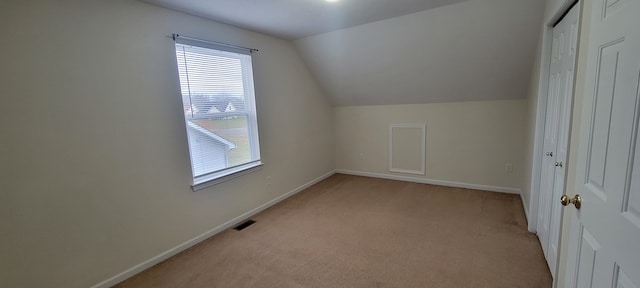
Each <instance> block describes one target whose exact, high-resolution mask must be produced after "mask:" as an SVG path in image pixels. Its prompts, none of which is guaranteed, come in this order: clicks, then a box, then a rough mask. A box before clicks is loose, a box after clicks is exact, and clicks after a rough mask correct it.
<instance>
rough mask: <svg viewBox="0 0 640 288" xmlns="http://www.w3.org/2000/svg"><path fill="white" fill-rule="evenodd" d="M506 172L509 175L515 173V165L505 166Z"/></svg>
mask: <svg viewBox="0 0 640 288" xmlns="http://www.w3.org/2000/svg"><path fill="white" fill-rule="evenodd" d="M504 171H505V172H507V173H513V164H511V163H507V164H504Z"/></svg>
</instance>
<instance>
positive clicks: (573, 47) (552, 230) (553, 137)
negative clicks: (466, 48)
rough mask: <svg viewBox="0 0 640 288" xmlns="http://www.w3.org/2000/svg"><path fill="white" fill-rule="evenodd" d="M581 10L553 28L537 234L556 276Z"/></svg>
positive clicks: (573, 10)
mask: <svg viewBox="0 0 640 288" xmlns="http://www.w3.org/2000/svg"><path fill="white" fill-rule="evenodd" d="M579 11H580V7H579V6H578V5H576V6H574V7H573V8H571V10H570V11H569V13H567V15H565V17H564V18H563V19H562V20H561V21H560V22H559V23H558V24H557V25H556V26H555V27H554V28H553V41H552V52H551V66H550V71H549V72H550V73H549V74H550V78H549V91H548V96H547V116H546V120H545V133H544V151H545V155H543V159H542V171H541V179H540V202H539V205H538V210H539V211H538V222H537V223H538V224H537V225H538V227H537V234H538V238H539V239H540V244H541V245H542V251H543V252H544V256H545V259H546V260H547V264H548V265H549V270H550V271H551V274H552V275H553V276H554V277H555V271H556V263H557V260H558V245H559V242H560V219H561V215H562V213H561V211H562V210H561V206H560V204H559V203H558V201H557V199H559V198H560V196H562V193H563V191H564V188H565V179H566V178H565V176H566V173H565V167H566V165H565V163H566V159H567V156H568V155H567V151H568V147H569V143H568V142H569V125H570V119H571V104H572V99H573V80H574V75H575V64H576V52H577V42H578V14H579Z"/></svg>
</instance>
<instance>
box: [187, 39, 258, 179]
mask: <svg viewBox="0 0 640 288" xmlns="http://www.w3.org/2000/svg"><path fill="white" fill-rule="evenodd" d="M176 60H177V65H178V72H179V77H180V90H181V93H182V103H183V105H182V106H183V107H182V108H183V111H184V116H185V122H186V124H187V132H188V133H187V135H188V141H189V152H190V155H191V165H192V170H193V176H194V183H195V178H199V179H202V178H203V177H205V176H207V175H213V176H212V177H214V178H212V179H215V177H221V176H220V175H222V176H224V173H223V171H225V170H229V171H236V170H237V168H234V167H237V166H240V165H243V164H247V163H251V162H255V161H259V160H260V152H259V145H258V135H257V124H256V115H255V107H254V105H255V104H254V103H255V99H254V94H253V75H252V69H251V56H250V55H245V54H238V53H233V52H228V51H218V50H213V49H208V48H202V47H196V46H190V45H184V44H176ZM243 167H244V166H243ZM242 169H244V168H242ZM205 178H206V177H205Z"/></svg>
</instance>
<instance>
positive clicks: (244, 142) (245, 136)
mask: <svg viewBox="0 0 640 288" xmlns="http://www.w3.org/2000/svg"><path fill="white" fill-rule="evenodd" d="M193 122H195V123H197V124H198V125H200V126H202V127H204V128H206V129H207V130H209V131H211V132H213V133H215V134H217V135H219V136H220V137H223V138H225V139H226V140H229V141H230V142H232V143H234V144H235V145H236V146H237V147H236V148H234V149H232V150H230V151H229V154H228V156H229V158H228V159H229V167H233V166H238V165H242V164H244V163H247V162H249V161H252V160H253V159H252V157H251V148H250V147H249V139H250V138H249V130H248V129H247V117H246V116H234V117H229V118H228V119H198V120H194V121H193Z"/></svg>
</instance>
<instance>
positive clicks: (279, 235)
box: [117, 174, 552, 288]
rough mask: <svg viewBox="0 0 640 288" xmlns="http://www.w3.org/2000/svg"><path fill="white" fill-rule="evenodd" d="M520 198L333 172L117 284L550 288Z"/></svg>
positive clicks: (548, 278)
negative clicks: (245, 222)
mask: <svg viewBox="0 0 640 288" xmlns="http://www.w3.org/2000/svg"><path fill="white" fill-rule="evenodd" d="M524 217H525V216H524V212H523V209H522V204H521V200H520V198H519V197H518V196H517V195H509V194H500V193H493V192H486V191H477V190H469V189H460V188H449V187H441V186H434V185H426V184H417V183H407V182H400V181H393V180H383V179H374V178H367V177H357V176H348V175H341V174H336V175H334V176H332V177H330V178H328V179H326V180H324V181H322V182H320V183H318V184H316V185H314V186H312V187H310V188H309V189H307V190H305V191H302V192H300V193H298V194H297V195H295V196H293V197H291V198H289V199H287V200H286V201H284V202H282V203H279V204H277V205H275V206H273V207H272V208H270V209H268V210H266V211H264V212H262V213H260V214H258V215H256V216H254V217H252V219H254V220H256V221H257V222H256V223H255V224H253V225H251V226H249V227H248V228H246V229H244V230H242V231H236V230H233V229H230V230H227V231H225V232H222V233H220V234H218V235H216V236H214V237H211V238H210V239H208V240H206V241H204V242H202V243H200V244H198V245H196V246H194V247H192V248H190V249H188V250H186V251H184V252H183V253H180V254H178V255H176V256H174V257H172V258H170V259H168V260H167V261H164V262H162V263H160V264H158V265H156V266H154V267H152V268H150V269H148V270H146V271H144V272H142V273H140V274H138V275H136V276H134V277H132V278H130V279H128V280H127V281H125V282H123V283H121V284H119V285H118V286H117V287H233V288H236V287H492V288H493V287H508V288H513V287H545V288H547V287H551V281H552V280H551V275H550V273H549V270H548V268H547V266H546V263H545V260H544V257H543V255H542V249H541V248H540V244H539V242H538V240H537V238H536V236H535V235H533V234H531V233H529V232H528V231H527V228H526V222H525V218H524Z"/></svg>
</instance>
